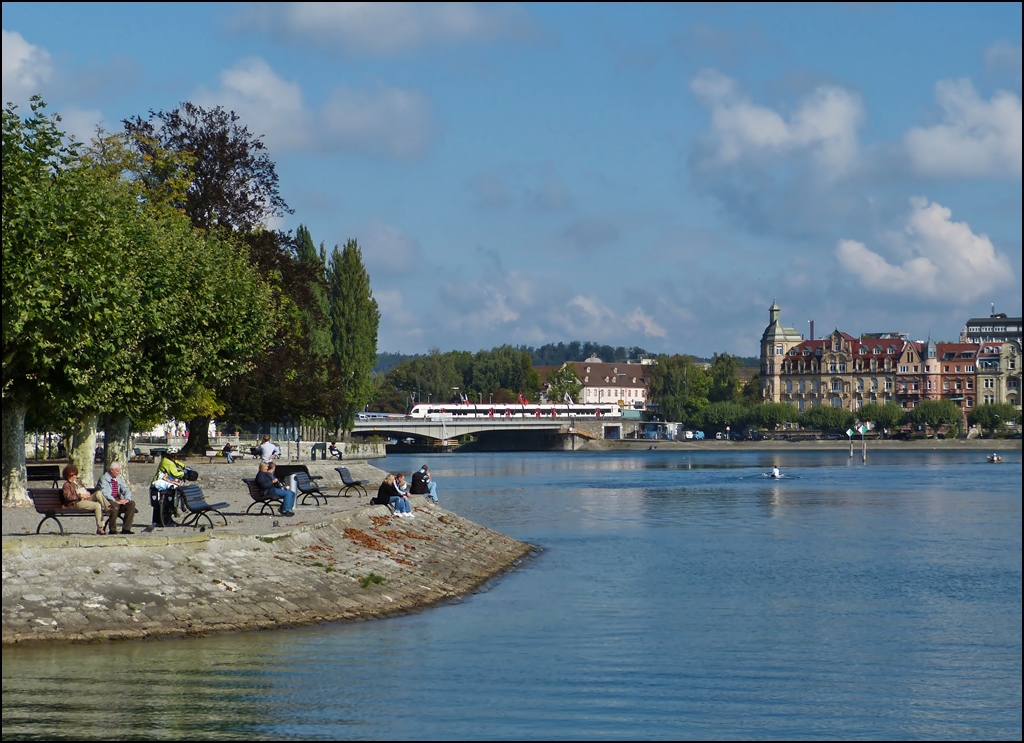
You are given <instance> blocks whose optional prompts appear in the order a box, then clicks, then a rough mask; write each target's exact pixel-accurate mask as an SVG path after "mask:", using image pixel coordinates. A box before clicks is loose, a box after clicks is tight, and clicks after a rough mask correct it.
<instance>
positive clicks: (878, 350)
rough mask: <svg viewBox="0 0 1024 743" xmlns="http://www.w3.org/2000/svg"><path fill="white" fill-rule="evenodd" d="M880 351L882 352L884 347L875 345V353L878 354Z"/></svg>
mask: <svg viewBox="0 0 1024 743" xmlns="http://www.w3.org/2000/svg"><path fill="white" fill-rule="evenodd" d="M880 353H882V348H881V347H880V346H875V355H876V356H877V355H878V354H880Z"/></svg>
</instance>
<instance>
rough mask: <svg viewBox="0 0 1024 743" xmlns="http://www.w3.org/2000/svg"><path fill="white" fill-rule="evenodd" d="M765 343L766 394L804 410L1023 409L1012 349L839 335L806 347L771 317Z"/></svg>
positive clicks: (774, 309)
mask: <svg viewBox="0 0 1024 743" xmlns="http://www.w3.org/2000/svg"><path fill="white" fill-rule="evenodd" d="M768 318H769V322H768V327H767V328H765V331H764V334H763V335H762V336H761V394H762V397H763V399H764V400H766V401H769V402H786V403H790V404H792V405H794V406H796V407H797V408H798V409H799V410H806V409H807V408H808V407H810V406H814V405H832V406H834V407H842V408H846V409H847V410H851V411H857V410H859V409H860V408H861V406H863V405H865V404H867V403H886V402H896V403H898V404H900V405H901V406H902V407H904V408H907V409H909V408H913V407H914V406H915V405H917V403H918V402H920V401H921V400H941V399H946V400H951V401H953V402H955V403H957V404H958V405H959V407H960V408H961V410H962V411H963V413H964V418H965V419H966V416H967V413H968V412H969V411H970V409H971V408H973V407H974V406H975V405H977V404H979V403H991V402H1009V403H1011V404H1013V405H1015V406H1017V407H1020V404H1021V398H1020V385H1021V376H1020V368H1021V358H1020V357H1021V353H1020V348H1019V346H1018V345H1017V344H1016V343H1015V342H1012V341H1008V342H995V341H992V342H981V343H977V342H961V343H936V342H934V341H931V340H928V341H911V340H909V339H908V338H907V337H906V336H905V335H902V334H900V333H868V334H865V335H862V336H860V337H859V338H857V337H854V336H852V335H850V334H848V333H844V332H842V331H840V330H838V329H836V330H834V331H832V333H830V334H829V335H827V336H825V337H824V338H820V339H815V340H805V339H804V338H803V336H802V335H801V334H799V333H797V332H796V330H794V329H793V328H787V327H785V326H783V325H782V323H781V321H780V309H779V306H778V304H776V303H774V302H773V303H772V306H771V307H770V308H769V309H768Z"/></svg>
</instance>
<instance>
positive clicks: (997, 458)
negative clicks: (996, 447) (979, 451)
mask: <svg viewBox="0 0 1024 743" xmlns="http://www.w3.org/2000/svg"><path fill="white" fill-rule="evenodd" d="M985 459H987V460H988V461H990V462H992V464H997V463H998V462H1002V461H1003V458H1002V457H1001V456H999V455H998V454H989V455H988V456H987V457H985Z"/></svg>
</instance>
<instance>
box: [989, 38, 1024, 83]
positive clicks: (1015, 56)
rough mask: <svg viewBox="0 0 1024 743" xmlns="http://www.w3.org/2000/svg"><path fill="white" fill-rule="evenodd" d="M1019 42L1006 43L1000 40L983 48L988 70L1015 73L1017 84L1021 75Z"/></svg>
mask: <svg viewBox="0 0 1024 743" xmlns="http://www.w3.org/2000/svg"><path fill="white" fill-rule="evenodd" d="M1020 52H1021V49H1020V44H1016V45H1014V44H1007V43H1006V42H1005V41H1001V42H999V43H997V44H993V45H992V46H990V47H989V48H988V49H986V50H985V64H986V65H987V66H988V68H989V70H990V71H996V70H1010V71H1011V72H1015V73H1017V85H1020V76H1021V53H1020Z"/></svg>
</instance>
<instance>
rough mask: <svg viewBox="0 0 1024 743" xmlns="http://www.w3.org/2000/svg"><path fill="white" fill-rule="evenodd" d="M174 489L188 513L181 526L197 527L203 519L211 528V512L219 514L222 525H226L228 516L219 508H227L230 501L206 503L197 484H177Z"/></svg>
mask: <svg viewBox="0 0 1024 743" xmlns="http://www.w3.org/2000/svg"><path fill="white" fill-rule="evenodd" d="M175 489H176V490H177V491H178V492H179V493H181V496H182V500H180V501H179V502H181V503H184V505H185V510H186V511H188V515H187V516H185V518H184V520H182V522H181V525H182V526H191V527H192V528H193V529H197V528H199V526H200V524H201V522H202V521H203V520H204V519H205V520H206V523H207V524H208V525H209V526H210V528H211V529H212V528H213V519H211V518H210V514H211V513H214V514H217V515H218V516H220V517H221V519H223V521H224V526H227V525H228V518H227V516H225V515H224V514H223V513H221V512H220V509H222V508H227V507H228V506H230V505H231V504H230V503H213V504H210V503H207V502H206V496H205V495H203V489H202V488H201V487H199V486H198V485H179V486H178V487H177V488H175Z"/></svg>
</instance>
